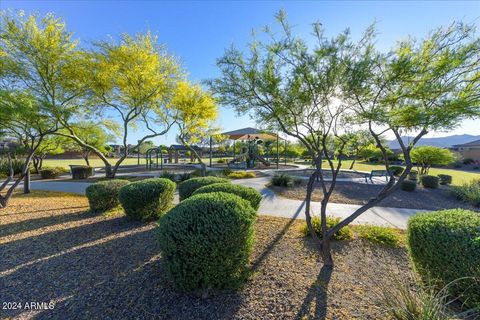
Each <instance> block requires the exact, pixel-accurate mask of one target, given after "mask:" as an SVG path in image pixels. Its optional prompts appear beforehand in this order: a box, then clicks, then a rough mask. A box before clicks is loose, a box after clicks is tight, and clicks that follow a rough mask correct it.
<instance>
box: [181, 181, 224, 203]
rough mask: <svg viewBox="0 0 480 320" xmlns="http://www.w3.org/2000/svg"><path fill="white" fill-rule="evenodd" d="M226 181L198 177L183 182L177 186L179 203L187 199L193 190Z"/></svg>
mask: <svg viewBox="0 0 480 320" xmlns="http://www.w3.org/2000/svg"><path fill="white" fill-rule="evenodd" d="M228 181H229V180H228V179H225V178H219V177H198V178H191V179H188V180H186V181H183V182H182V183H180V184H179V185H178V193H179V195H180V201H182V200H185V199H187V198H188V197H190V196H191V195H192V194H193V193H194V192H195V190H197V189H199V188H201V187H204V186H208V185H209V184H214V183H225V182H228Z"/></svg>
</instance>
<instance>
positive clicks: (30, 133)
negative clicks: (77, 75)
mask: <svg viewBox="0 0 480 320" xmlns="http://www.w3.org/2000/svg"><path fill="white" fill-rule="evenodd" d="M43 107H44V104H43V103H42V102H41V101H38V100H36V99H35V96H34V95H30V94H29V93H28V92H17V91H12V90H5V88H2V89H1V90H0V127H1V128H2V130H3V131H4V132H5V133H6V134H7V135H8V136H11V137H15V138H17V139H18V140H19V141H20V142H21V146H22V147H23V149H24V150H25V158H24V162H23V166H22V169H21V172H20V173H19V174H18V175H17V176H16V177H14V170H13V166H12V159H11V156H10V154H8V155H7V158H8V162H9V166H10V170H9V171H10V172H9V175H8V177H7V178H6V179H5V181H3V183H2V184H1V185H0V192H2V191H3V190H5V189H6V188H7V191H6V192H5V194H4V195H0V209H1V208H5V207H7V205H8V203H9V201H10V199H11V197H12V195H13V192H14V190H15V188H16V187H17V186H18V185H19V184H20V182H21V181H22V180H23V178H24V177H25V176H27V175H28V173H29V170H30V163H31V161H32V158H33V156H34V154H35V152H37V150H38V148H39V146H40V145H41V144H42V142H43V140H44V139H45V137H47V136H49V135H51V134H52V133H54V132H55V131H56V130H57V129H58V128H57V126H56V123H54V122H52V121H51V119H50V118H49V117H48V116H46V115H45V112H44V110H43ZM12 181H13V183H12V184H11V185H10V186H9V183H10V182H12Z"/></svg>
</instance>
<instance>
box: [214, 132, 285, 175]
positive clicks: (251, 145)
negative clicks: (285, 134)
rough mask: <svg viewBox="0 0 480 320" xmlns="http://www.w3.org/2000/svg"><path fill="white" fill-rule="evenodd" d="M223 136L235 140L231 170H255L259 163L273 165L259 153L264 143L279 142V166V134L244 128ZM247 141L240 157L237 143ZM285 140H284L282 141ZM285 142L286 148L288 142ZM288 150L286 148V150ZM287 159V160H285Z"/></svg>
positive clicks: (230, 163)
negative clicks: (237, 151) (260, 146)
mask: <svg viewBox="0 0 480 320" xmlns="http://www.w3.org/2000/svg"><path fill="white" fill-rule="evenodd" d="M222 135H225V136H227V137H228V138H229V139H230V140H233V152H234V154H233V159H232V160H231V161H230V162H229V164H228V166H229V167H230V168H239V169H240V168H242V169H251V168H255V167H256V165H257V161H258V162H261V163H262V164H263V165H264V166H267V167H269V166H270V165H271V163H270V162H269V161H267V160H266V159H265V158H263V157H262V156H261V155H260V154H259V152H258V146H259V145H261V144H262V143H263V142H264V141H276V142H277V154H276V166H277V169H278V165H279V151H278V150H279V140H280V139H281V138H280V137H279V136H278V134H274V133H268V132H264V131H261V130H259V129H256V128H243V129H239V130H234V131H229V132H224V133H222ZM237 140H243V141H246V143H247V146H246V147H242V150H241V151H240V153H239V154H238V155H236V154H235V151H236V141H237ZM281 140H284V139H281ZM284 141H285V146H286V143H287V141H286V140H284ZM286 149H287V148H286V147H285V150H286ZM285 159H286V158H285Z"/></svg>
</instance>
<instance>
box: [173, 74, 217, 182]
mask: <svg viewBox="0 0 480 320" xmlns="http://www.w3.org/2000/svg"><path fill="white" fill-rule="evenodd" d="M171 107H172V108H173V110H174V112H175V123H176V124H177V127H178V137H177V138H178V140H179V141H180V143H181V144H182V145H184V146H185V147H186V148H187V149H188V150H189V151H190V152H191V154H193V155H194V157H195V158H196V159H197V160H198V162H199V163H200V165H201V168H202V175H205V172H206V165H205V163H204V162H203V161H202V158H201V157H200V155H199V154H198V152H197V151H196V150H195V148H193V145H195V144H199V143H201V142H203V141H205V140H209V139H210V138H212V136H214V135H216V131H215V128H213V126H212V125H213V122H214V121H215V120H216V118H217V105H216V103H215V101H214V99H213V98H212V96H211V95H210V93H208V92H205V91H204V90H203V89H202V88H201V87H200V86H199V85H194V84H190V83H188V82H186V81H181V82H179V83H178V85H177V88H176V91H175V94H174V96H173V98H172V101H171Z"/></svg>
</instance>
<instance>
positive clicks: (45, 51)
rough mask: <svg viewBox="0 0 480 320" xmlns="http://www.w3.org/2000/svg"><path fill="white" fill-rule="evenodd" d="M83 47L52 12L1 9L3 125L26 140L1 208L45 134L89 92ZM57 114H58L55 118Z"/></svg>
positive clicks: (25, 173) (5, 184)
mask: <svg viewBox="0 0 480 320" xmlns="http://www.w3.org/2000/svg"><path fill="white" fill-rule="evenodd" d="M85 56H86V55H85V54H84V52H82V51H80V50H78V49H77V42H76V41H73V40H72V36H71V34H70V33H69V32H67V30H66V28H65V24H64V23H63V22H62V21H61V20H60V19H57V18H55V17H54V16H53V15H51V14H48V15H46V16H45V17H43V18H39V17H38V16H36V15H30V16H28V17H26V16H25V15H24V14H23V13H22V12H20V13H19V14H18V15H15V16H14V15H10V14H7V13H6V12H3V13H0V127H1V128H2V130H3V131H4V132H6V134H8V135H10V136H14V137H18V139H19V140H20V141H21V142H22V145H23V146H24V148H25V150H26V151H27V152H26V155H25V161H24V165H23V167H22V172H21V174H20V175H19V176H18V177H17V178H16V180H15V181H14V182H13V184H11V185H9V182H10V181H12V180H14V177H13V174H11V175H9V177H7V179H6V180H5V181H4V182H3V183H2V184H1V185H0V191H1V190H2V189H5V188H7V187H8V190H7V191H6V194H5V195H2V196H0V208H1V207H5V206H7V204H8V202H9V200H10V198H11V196H12V194H13V190H14V189H15V187H16V186H18V184H19V183H20V182H21V180H22V179H23V177H26V181H25V188H24V189H25V192H28V186H29V180H28V177H29V174H28V173H29V167H30V163H31V161H32V159H33V157H34V155H35V154H36V153H37V152H38V149H39V147H40V146H41V145H42V142H43V141H44V139H45V138H46V137H47V136H49V135H51V134H53V133H55V132H56V131H57V130H58V129H59V127H60V126H61V122H60V120H63V119H68V118H69V117H71V115H72V114H73V113H75V112H76V109H77V107H78V101H79V99H80V98H81V97H82V96H83V94H84V93H85V92H86V86H85V85H84V84H83V82H82V81H80V80H81V79H82V78H83V77H84V76H85V73H84V70H85V69H84V68H83V66H85V64H83V63H82V61H84V58H85ZM57 119H58V120H57Z"/></svg>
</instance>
